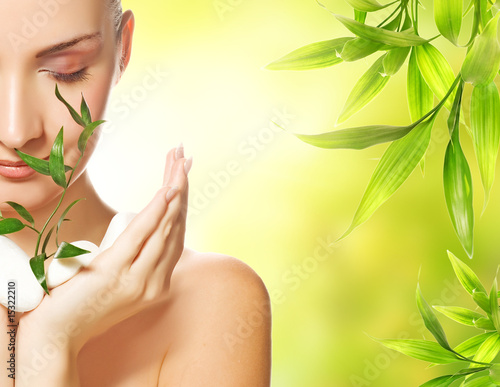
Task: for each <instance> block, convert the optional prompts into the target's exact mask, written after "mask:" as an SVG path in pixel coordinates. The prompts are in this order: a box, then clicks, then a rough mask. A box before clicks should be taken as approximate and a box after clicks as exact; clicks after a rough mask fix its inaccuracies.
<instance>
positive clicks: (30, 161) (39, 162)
mask: <svg viewBox="0 0 500 387" xmlns="http://www.w3.org/2000/svg"><path fill="white" fill-rule="evenodd" d="M16 153H17V154H18V155H19V157H20V158H21V159H22V160H23V161H24V162H25V163H26V165H28V166H29V167H30V168H32V169H34V170H35V171H37V172H38V173H40V174H42V175H45V176H50V167H49V162H48V161H47V160H43V159H39V158H36V157H34V156H30V155H28V154H26V153H24V152H21V151H20V150H18V149H16ZM64 169H65V171H66V172H68V171H71V170H72V169H73V168H71V167H70V166H68V165H65V166H64Z"/></svg>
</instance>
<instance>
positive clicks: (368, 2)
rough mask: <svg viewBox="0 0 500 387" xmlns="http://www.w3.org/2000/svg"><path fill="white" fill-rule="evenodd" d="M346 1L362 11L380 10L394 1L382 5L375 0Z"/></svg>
mask: <svg viewBox="0 0 500 387" xmlns="http://www.w3.org/2000/svg"><path fill="white" fill-rule="evenodd" d="M346 2H347V4H349V5H350V6H351V7H353V8H354V9H355V10H357V11H362V12H375V11H380V10H381V9H384V8H386V7H388V6H390V5H391V4H394V3H389V4H385V5H382V4H380V3H379V2H377V1H376V0H346Z"/></svg>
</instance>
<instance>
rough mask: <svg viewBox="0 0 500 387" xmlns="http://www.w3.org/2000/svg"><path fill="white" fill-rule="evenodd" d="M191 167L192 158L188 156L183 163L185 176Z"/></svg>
mask: <svg viewBox="0 0 500 387" xmlns="http://www.w3.org/2000/svg"><path fill="white" fill-rule="evenodd" d="M192 165H193V156H189V158H188V159H187V160H186V161H184V172H185V173H186V176H187V175H188V173H189V171H190V170H191V166H192Z"/></svg>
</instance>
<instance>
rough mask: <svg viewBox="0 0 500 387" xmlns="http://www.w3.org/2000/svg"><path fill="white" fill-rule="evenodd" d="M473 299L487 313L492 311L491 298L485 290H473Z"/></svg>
mask: <svg viewBox="0 0 500 387" xmlns="http://www.w3.org/2000/svg"><path fill="white" fill-rule="evenodd" d="M472 299H473V300H474V302H475V303H476V304H477V306H479V307H480V308H481V309H482V310H484V311H485V312H486V313H490V312H491V310H490V299H489V297H488V296H487V295H486V293H485V292H481V291H475V290H474V291H473V293H472Z"/></svg>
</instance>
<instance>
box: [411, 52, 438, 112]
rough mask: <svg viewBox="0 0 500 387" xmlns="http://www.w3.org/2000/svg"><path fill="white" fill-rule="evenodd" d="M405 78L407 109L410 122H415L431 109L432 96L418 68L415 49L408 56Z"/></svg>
mask: <svg viewBox="0 0 500 387" xmlns="http://www.w3.org/2000/svg"><path fill="white" fill-rule="evenodd" d="M407 76H408V77H407V88H406V90H407V97H408V108H409V110H410V117H411V120H412V121H416V120H418V119H419V118H421V117H422V116H424V115H425V114H426V113H427V112H429V111H430V110H431V109H432V106H433V104H434V96H433V94H432V90H431V89H430V88H429V86H428V85H427V83H426V82H425V80H424V78H423V76H422V74H421V72H420V69H419V68H418V64H417V56H416V52H415V49H412V51H411V54H410V61H409V63H408V73H407Z"/></svg>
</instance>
